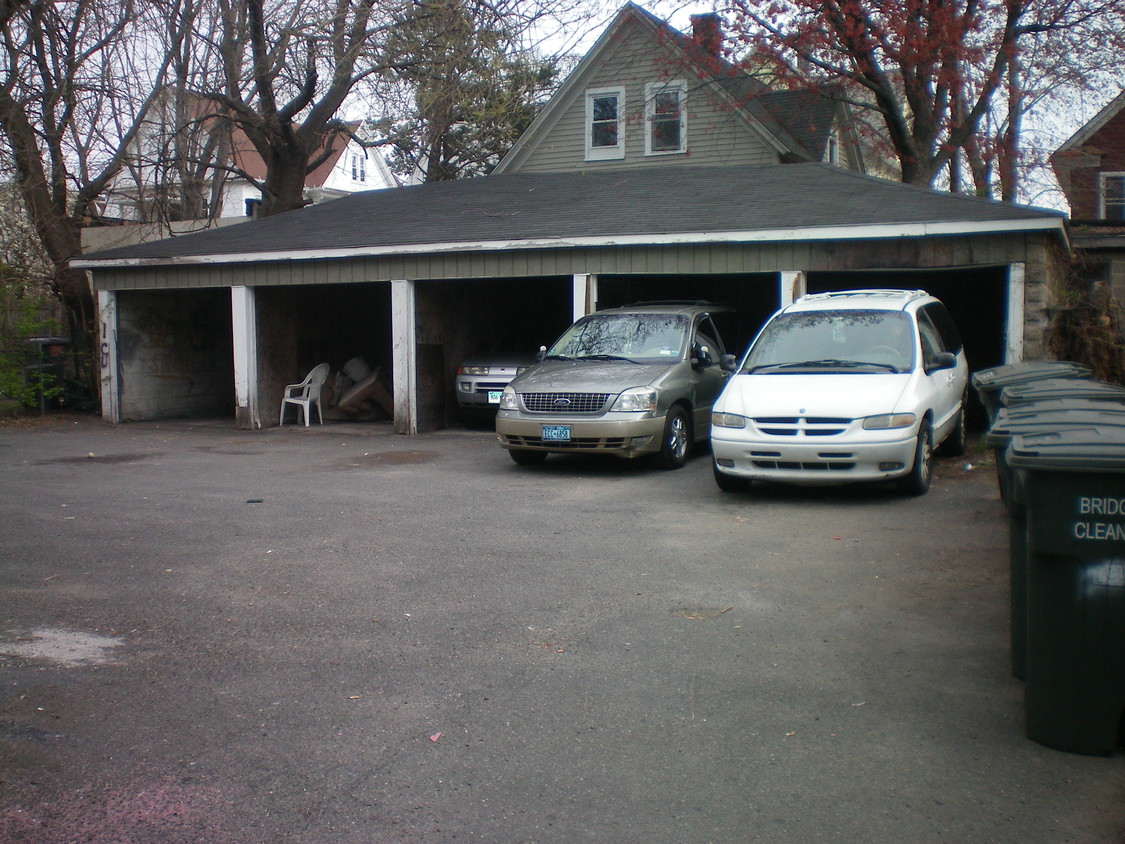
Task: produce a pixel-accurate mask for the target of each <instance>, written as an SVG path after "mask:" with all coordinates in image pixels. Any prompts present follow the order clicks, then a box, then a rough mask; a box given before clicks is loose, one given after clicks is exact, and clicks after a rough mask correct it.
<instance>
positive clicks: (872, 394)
mask: <svg viewBox="0 0 1125 844" xmlns="http://www.w3.org/2000/svg"><path fill="white" fill-rule="evenodd" d="M909 381H910V375H909V373H878V374H869V373H851V374H847V375H841V374H840V373H832V374H826V375H816V374H808V375H735V376H734V377H732V378H731V379H730V382H729V383H728V384H727V387H726V389H725V390H724V391H723V395H722V397H721V398H720V399H719V401H718V402H717V403H716V405H715V410H721V411H722V412H723V413H737V414H738V415H739V416H748V417H754V416H827V417H838V418H848V419H858V418H861V417H864V416H875V415H878V414H880V413H894V412H895V411H896V410H897V405H898V402H899V399H900V398H901V397H902V394H903V391H904V390H905V389H906V387H907V384H908V383H909Z"/></svg>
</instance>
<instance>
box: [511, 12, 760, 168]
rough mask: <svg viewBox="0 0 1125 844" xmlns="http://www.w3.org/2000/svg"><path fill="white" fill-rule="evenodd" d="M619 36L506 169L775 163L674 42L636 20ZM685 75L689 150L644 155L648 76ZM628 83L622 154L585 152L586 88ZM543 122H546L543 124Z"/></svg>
mask: <svg viewBox="0 0 1125 844" xmlns="http://www.w3.org/2000/svg"><path fill="white" fill-rule="evenodd" d="M619 37H620V42H619V43H618V44H616V45H614V49H612V50H608V51H606V56H605V59H604V61H602V62H600V63H598V64H596V65H595V66H594V67H592V68H590V69H589V71H588V72H587V73H586V74H585V75H584V77H583V78H582V79H581V80H577V82H578V84H576V85H575V86H574V87H573V88H572V89H571V90H570V91H569V100H568V101H567V102H565V103H564V104H563V106H562V108H560V109H559V112H560V113H559V115H558V117H557V118H556V122H555V123H554V125H553V126H551V127H549V129H548V131H545V132H540V133H537V134H536V135H535V138H536V140H535V141H534V142H535V143H536V144H537V146H536V147H535V148H533V149H527V150H524V151H523V153H524V157H523V158H522V159H521V160H519V161H517V162H513V165H512V166H511V167H510V168H508V172H516V171H522V172H567V171H573V170H585V171H596V170H598V169H607V170H610V169H617V168H621V167H643V166H645V165H652V164H657V165H670V164H675V163H682V164H684V165H695V166H701V165H712V166H714V165H723V166H736V165H747V164H749V165H758V164H776V163H778V161H779V157H778V153H777V151H776V150H775V149H774V148H773V147H772V146H770V145H768V144H767V143H766V142H765V140H764V139H763V138H762V137H761V135H760V134H758V133H757V132H755V131H754V130H753V129H752V128H750V126H749V125H748V124H747V122H746V120H745V119H744V118H743V117H741V116H739V114H738V113H737V112H736V110H735V109H732V108H731V107H730V105H729V104H727V103H724V102H723V101H722V100H720V98H719V96H718V95H717V93H716V91H715V89H714V87H713V86H712V85H711V84H710V83H705V82H701V81H700V80H699V78H698V71H695V70H692V69H690V68H688V67H686V66H684V65H683V60H681V59H678V58H676V55H675V52H674V50H673V49H672V47H671V46H670V45H668V44H666V43H662V42H661V40H660V38H659V37H658V36H656V35H655V34H654V33H652V32H651V31H649V30H648V29H647V28H644V27H641V26H630V27H626V28H625V29H624V30H623V31H622V33H621V34H620V36H619ZM675 79H682V80H684V81H685V82H686V83H687V89H688V90H687V98H686V100H687V103H686V109H687V134H686V138H687V151H686V152H684V153H674V154H664V155H645V132H646V126H645V117H644V115H645V108H644V106H645V86H646V85H647V84H649V83H651V82H662V81H668V80H675ZM608 87H622V88H624V89H625V119H624V135H625V156H624V158H618V159H611V160H606V161H587V160H586V158H585V137H586V135H585V133H586V91H587V90H588V89H590V88H608ZM544 128H547V127H544Z"/></svg>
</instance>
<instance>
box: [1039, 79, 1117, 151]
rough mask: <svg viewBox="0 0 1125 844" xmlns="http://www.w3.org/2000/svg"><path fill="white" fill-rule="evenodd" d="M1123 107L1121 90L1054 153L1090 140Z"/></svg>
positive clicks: (1079, 145) (1070, 148) (1072, 148)
mask: <svg viewBox="0 0 1125 844" xmlns="http://www.w3.org/2000/svg"><path fill="white" fill-rule="evenodd" d="M1123 108H1125V91H1122V92H1121V93H1120V94H1118V95H1117V96H1116V97H1114V98H1113V99H1112V100H1110V102H1109V103H1108V104H1107V105H1106V106H1105V107H1104V108H1103V109H1102V110H1101V111H1099V112H1098V113H1097V114H1095V115H1094V116H1093V117H1092V118H1090V120H1088V121H1087V122H1086V123H1085V124H1083V125H1082V127H1081V128H1079V130H1078V131H1077V132H1075V133H1074V134H1073V135H1071V136H1070V137H1069V138H1067V139H1066V140H1065V141H1063V143H1062V145H1061V146H1060V147H1059V148H1058V149H1057V150H1055V153H1054V154H1055V155H1057V154H1059V153H1062V152H1069V151H1070V150H1074V149H1077V148H1078V147H1081V146H1082V145H1083V144H1085V143H1086V142H1087V141H1089V140H1090V138H1092V137H1093V136H1094V135H1095V134H1097V133H1098V132H1099V131H1100V130H1101V129H1102V128H1103V127H1104V126H1105V125H1106V124H1107V123H1109V121H1110V120H1112V119H1113V118H1114V117H1116V116H1117V113H1118V112H1119V111H1121V110H1122V109H1123Z"/></svg>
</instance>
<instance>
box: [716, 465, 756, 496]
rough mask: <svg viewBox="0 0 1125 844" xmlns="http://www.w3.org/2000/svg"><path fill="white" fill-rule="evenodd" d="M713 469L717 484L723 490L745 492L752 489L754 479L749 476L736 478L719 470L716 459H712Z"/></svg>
mask: <svg viewBox="0 0 1125 844" xmlns="http://www.w3.org/2000/svg"><path fill="white" fill-rule="evenodd" d="M711 471H712V472H713V473H714V474H715V485H716V486H718V487H719V489H720V490H722V491H723V492H745V491H746V490H748V489H750V484H751V483H752V481H751V480H750V479H749V478H736V477H735V476H734V475H728V474H727V473H726V472H722V471H720V470H719V467H718V466H716V465H715V462H714V461H711Z"/></svg>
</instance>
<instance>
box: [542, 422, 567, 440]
mask: <svg viewBox="0 0 1125 844" xmlns="http://www.w3.org/2000/svg"><path fill="white" fill-rule="evenodd" d="M542 436H543V441H544V442H555V443H559V442H563V443H565V442H570V426H569V425H544V426H543V427H542Z"/></svg>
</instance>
